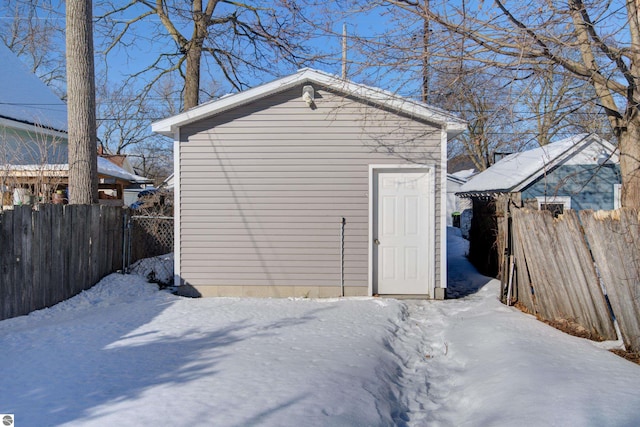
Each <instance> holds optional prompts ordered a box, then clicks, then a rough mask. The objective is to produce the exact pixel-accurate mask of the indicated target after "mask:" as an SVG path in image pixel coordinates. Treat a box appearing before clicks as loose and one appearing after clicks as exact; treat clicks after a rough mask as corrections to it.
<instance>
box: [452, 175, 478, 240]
mask: <svg viewBox="0 0 640 427" xmlns="http://www.w3.org/2000/svg"><path fill="white" fill-rule="evenodd" d="M474 171H475V170H474V169H469V170H463V171H459V172H455V173H448V174H447V225H448V226H449V227H451V226H453V225H454V224H453V218H454V216H456V215H457V216H458V217H460V218H459V219H461V218H462V214H463V213H464V212H465V211H467V210H470V209H471V201H470V200H469V199H465V198H462V197H460V196H458V195H457V194H456V193H458V192H459V191H460V187H462V185H463V184H464V183H465V182H467V180H468V179H469V177H470V176H471V175H473V173H474ZM456 226H457V227H460V226H461V224H460V223H458V225H456ZM461 228H462V227H461Z"/></svg>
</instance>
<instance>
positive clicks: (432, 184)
mask: <svg viewBox="0 0 640 427" xmlns="http://www.w3.org/2000/svg"><path fill="white" fill-rule="evenodd" d="M394 172H398V173H416V174H428V177H429V187H428V193H427V194H426V195H425V196H426V197H427V201H428V211H427V212H426V215H427V219H428V221H427V227H426V230H427V231H429V233H428V238H427V241H426V250H427V253H426V254H425V257H424V259H423V261H424V266H425V267H426V273H425V278H424V281H425V282H424V292H419V293H414V292H394V294H402V295H405V294H407V295H420V296H428V297H431V298H434V296H435V283H434V271H435V257H436V255H435V231H436V227H437V226H442V223H443V222H444V221H440V224H437V223H436V216H435V192H436V173H435V167H434V166H432V165H411V164H395V165H393V164H374V165H369V221H368V222H369V244H368V247H369V255H368V293H369V295H374V294H379V293H380V292H379V288H378V277H377V275H378V272H379V266H378V265H377V264H378V262H379V256H378V250H377V246H378V243H376V240H377V237H376V236H377V229H378V226H379V217H380V215H379V214H378V215H377V218H378V220H376V215H375V213H376V209H377V208H378V206H379V199H378V191H377V185H376V182H377V180H378V178H379V176H380V174H381V173H394ZM441 175H445V176H446V174H441ZM444 236H446V234H445V235H444ZM441 240H444V239H443V238H441ZM440 258H441V260H442V258H445V257H443V256H441V257H440ZM445 261H446V259H445ZM445 265H446V264H445ZM441 274H442V273H441ZM445 282H446V270H445ZM380 294H383V293H380ZM384 294H388V293H384Z"/></svg>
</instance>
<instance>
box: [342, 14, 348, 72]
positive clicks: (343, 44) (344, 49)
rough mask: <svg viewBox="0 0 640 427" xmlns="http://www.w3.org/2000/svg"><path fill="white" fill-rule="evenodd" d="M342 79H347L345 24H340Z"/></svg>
mask: <svg viewBox="0 0 640 427" xmlns="http://www.w3.org/2000/svg"><path fill="white" fill-rule="evenodd" d="M342 79H343V80H346V79H347V24H346V22H345V23H344V24H342Z"/></svg>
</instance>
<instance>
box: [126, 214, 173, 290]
mask: <svg viewBox="0 0 640 427" xmlns="http://www.w3.org/2000/svg"><path fill="white" fill-rule="evenodd" d="M125 221H127V223H126V224H125V239H124V242H125V243H124V245H125V247H124V248H123V249H124V253H125V257H124V265H123V270H124V271H129V270H130V269H131V266H132V265H133V264H134V263H135V262H136V261H138V260H141V259H145V258H152V257H157V256H159V255H166V254H169V253H172V252H173V217H169V216H152V215H131V216H128V217H127V218H126V219H125ZM171 276H172V274H171ZM150 279H151V278H150ZM161 284H164V283H161ZM166 285H168V284H166Z"/></svg>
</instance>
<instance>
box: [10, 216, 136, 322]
mask: <svg viewBox="0 0 640 427" xmlns="http://www.w3.org/2000/svg"><path fill="white" fill-rule="evenodd" d="M123 212H124V211H123V209H122V208H119V207H114V206H100V205H91V206H89V205H67V206H63V205H49V204H46V205H38V206H37V207H36V209H34V208H32V207H31V206H16V207H15V209H13V210H8V211H3V212H0V245H1V246H0V320H2V319H7V318H10V317H15V316H20V315H23V314H27V313H30V312H31V311H33V310H38V309H41V308H44V307H49V306H52V305H54V304H56V303H58V302H60V301H63V300H65V299H67V298H70V297H72V296H73V295H76V294H78V293H80V292H81V291H83V290H85V289H88V288H90V287H91V286H93V285H94V284H95V283H97V282H98V281H100V279H102V278H103V277H104V276H106V275H107V274H109V273H112V272H114V271H116V270H118V269H120V268H122V252H123V250H122V249H123V248H122V246H123Z"/></svg>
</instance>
